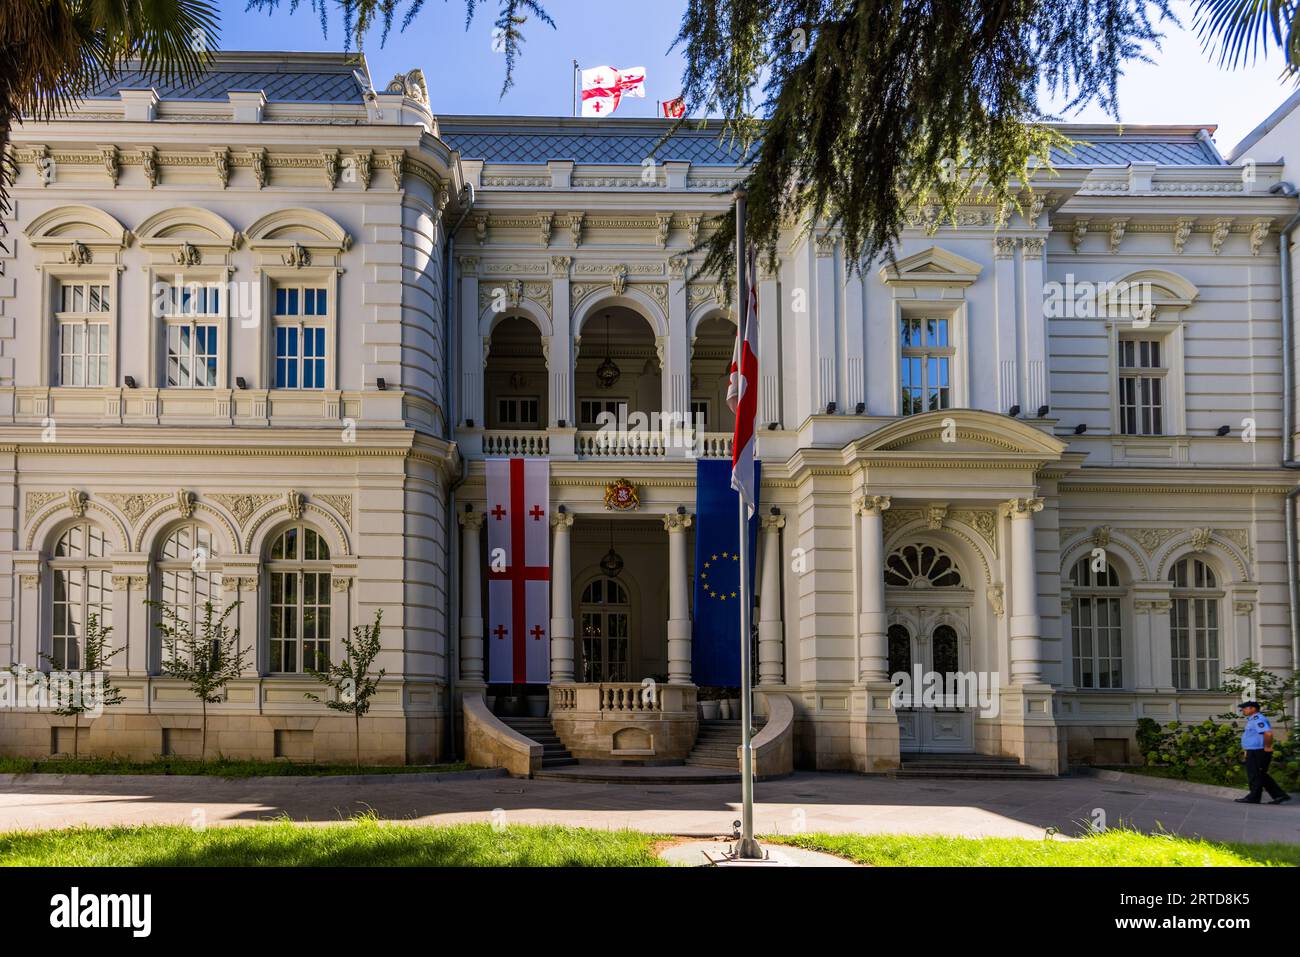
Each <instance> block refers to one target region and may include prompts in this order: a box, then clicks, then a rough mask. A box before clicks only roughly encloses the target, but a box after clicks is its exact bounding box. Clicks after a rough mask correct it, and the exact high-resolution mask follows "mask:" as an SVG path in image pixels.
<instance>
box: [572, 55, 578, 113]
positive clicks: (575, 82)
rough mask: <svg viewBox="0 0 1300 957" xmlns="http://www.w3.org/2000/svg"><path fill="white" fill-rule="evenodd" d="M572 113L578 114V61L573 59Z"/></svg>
mask: <svg viewBox="0 0 1300 957" xmlns="http://www.w3.org/2000/svg"><path fill="white" fill-rule="evenodd" d="M573 115H574V116H577V115H578V61H577V60H574V61H573Z"/></svg>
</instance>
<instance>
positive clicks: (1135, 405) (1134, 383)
mask: <svg viewBox="0 0 1300 957" xmlns="http://www.w3.org/2000/svg"><path fill="white" fill-rule="evenodd" d="M1162 352H1163V348H1162V342H1161V340H1160V339H1121V340H1119V430H1120V433H1121V434H1122V435H1163V434H1164V431H1165V422H1164V420H1165V380H1166V375H1167V373H1168V371H1169V370H1168V369H1167V368H1165V365H1164V361H1163V356H1162V355H1161V353H1162Z"/></svg>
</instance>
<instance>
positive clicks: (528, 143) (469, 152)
mask: <svg viewBox="0 0 1300 957" xmlns="http://www.w3.org/2000/svg"><path fill="white" fill-rule="evenodd" d="M458 120H460V122H458ZM600 123H601V121H599V120H594V121H587V123H586V124H584V123H583V121H575V120H572V119H567V118H566V119H563V120H557V121H555V125H554V126H547V125H545V124H544V123H536V121H534V123H533V125H534V128H532V129H529V128H524V129H518V128H516V129H509V128H505V126H504V124H503V125H502V126H496V125H484V124H483V123H481V122H467V121H465V120H463V119H462V118H451V119H446V120H444V121H443V122H442V124H441V126H440V132H441V136H442V138H443V140H444V141H446V143H447V144H448V145H449V146H451V147H452V148H453V149H458V150H460V154H461V156H462V157H464V158H465V159H475V160H483V161H484V162H487V163H545V162H547V161H548V160H573V161H574V162H576V163H611V164H631V165H637V164H639V163H640V162H641V161H642V160H644V159H645V158H646V157H647V156H653V157H654V158H655V159H657V160H658V161H659V162H661V163H662V162H665V161H667V160H687V161H689V162H691V163H692V164H694V165H696V166H734V165H736V163H737V162H739V159H740V151H739V150H738V149H736V148H735V147H734V146H733V145H732V144H731V143H729V142H726V141H723V140H721V139H719V137H718V133H717V131H716V130H679V131H678V132H677V133H676V134H674V135H673V136H672V137H671V138H670V139H669V140H668V141H667V142H665V143H663V144H662V145H661V146H659V148H658V149H654V146H655V144H656V143H658V142H659V138H660V137H661V136H662V135H663V133H664V131H666V130H667V129H668V124H667V123H664V124H663V125H662V128H660V129H645V128H637V127H631V128H629V127H623V128H618V127H611V126H603V127H602V126H601V125H600ZM588 124H589V125H588ZM1077 138H1078V139H1080V140H1083V141H1084V142H1082V143H1080V144H1078V145H1076V146H1075V148H1074V152H1073V153H1069V152H1067V151H1065V150H1054V151H1053V153H1052V162H1053V164H1054V165H1057V166H1125V165H1127V164H1128V163H1130V162H1150V163H1158V164H1160V165H1162V166H1218V165H1221V163H1222V161H1221V160H1220V159H1219V158H1218V157H1217V156H1216V155H1215V154H1214V152H1213V150H1211V149H1210V148H1209V147H1208V146H1207V145H1206V144H1204V143H1202V142H1200V141H1199V140H1197V139H1196V138H1195V137H1194V136H1192V135H1188V136H1187V137H1186V138H1171V137H1169V136H1161V137H1157V136H1148V137H1145V138H1144V137H1142V136H1141V135H1140V134H1134V135H1131V136H1123V137H1122V138H1121V137H1115V136H1111V137H1109V138H1107V137H1096V136H1093V137H1092V138H1088V137H1085V136H1079V137H1077ZM652 151H653V152H652Z"/></svg>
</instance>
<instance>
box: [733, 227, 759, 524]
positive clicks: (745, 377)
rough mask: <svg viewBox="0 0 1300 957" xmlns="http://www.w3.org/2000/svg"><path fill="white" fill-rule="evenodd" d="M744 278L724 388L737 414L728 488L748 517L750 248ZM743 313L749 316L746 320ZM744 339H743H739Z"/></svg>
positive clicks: (752, 414)
mask: <svg viewBox="0 0 1300 957" xmlns="http://www.w3.org/2000/svg"><path fill="white" fill-rule="evenodd" d="M747 259H748V263H747V265H746V273H745V277H746V280H747V282H748V285H749V289H748V291H747V298H748V300H749V302H748V309H746V310H742V311H741V319H742V326H741V327H740V328H738V329H737V330H736V345H735V347H734V348H733V349H732V352H731V382H730V383H729V384H728V386H727V407H728V408H730V409H731V411H732V412H734V413H736V434H735V436H734V438H733V439H732V444H731V487H732V488H734V489H735V490H736V491H737V492H739V493H740V497H741V499H743V500H744V502H745V505H746V507H747V508H748V510H749V514H750V515H753V514H754V509H755V508H757V507H758V489H757V488H756V487H755V485H754V422H755V419H757V417H758V283H757V281H756V278H757V277H756V273H757V269H756V268H755V266H756V263H755V257H754V250H753V249H750V250H749V253H748V256H747ZM745 313H748V316H747V317H746V315H745ZM742 334H743V336H744V338H743V340H742V338H741V336H742Z"/></svg>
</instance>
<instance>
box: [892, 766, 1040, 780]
mask: <svg viewBox="0 0 1300 957" xmlns="http://www.w3.org/2000/svg"><path fill="white" fill-rule="evenodd" d="M889 773H890V776H892V777H895V778H933V779H940V780H948V781H957V780H966V781H1055V780H1056V775H1054V774H1048V773H1047V772H1046V771H1035V770H1033V769H1032V768H1017V769H1012V768H1007V769H1005V770H1003V769H993V768H987V769H977V768H925V769H924V770H921V769H917V768H899V769H898V770H897V771H891V772H889Z"/></svg>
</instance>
